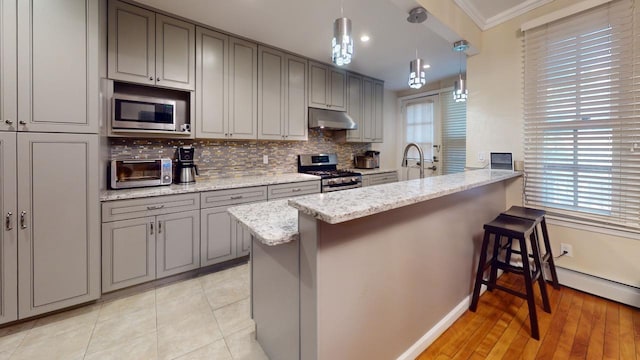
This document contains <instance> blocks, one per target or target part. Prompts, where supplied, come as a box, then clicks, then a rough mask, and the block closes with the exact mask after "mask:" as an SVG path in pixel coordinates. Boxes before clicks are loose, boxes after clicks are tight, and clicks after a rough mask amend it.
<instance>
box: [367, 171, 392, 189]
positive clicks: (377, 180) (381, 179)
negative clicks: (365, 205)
mask: <svg viewBox="0 0 640 360" xmlns="http://www.w3.org/2000/svg"><path fill="white" fill-rule="evenodd" d="M368 178H369V185H370V186H371V185H381V184H387V183H392V182H396V181H398V173H397V172H392V173H384V174H375V175H369V176H368Z"/></svg>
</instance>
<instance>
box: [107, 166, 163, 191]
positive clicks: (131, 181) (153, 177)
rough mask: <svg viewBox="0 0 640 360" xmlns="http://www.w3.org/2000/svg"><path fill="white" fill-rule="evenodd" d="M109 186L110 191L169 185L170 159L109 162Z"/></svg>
mask: <svg viewBox="0 0 640 360" xmlns="http://www.w3.org/2000/svg"><path fill="white" fill-rule="evenodd" d="M109 178H110V179H109V180H110V181H109V185H110V187H111V188H112V189H130V188H137V187H145V186H160V185H171V182H172V181H173V165H172V163H171V159H145V160H139V159H133V160H111V164H110V166H109Z"/></svg>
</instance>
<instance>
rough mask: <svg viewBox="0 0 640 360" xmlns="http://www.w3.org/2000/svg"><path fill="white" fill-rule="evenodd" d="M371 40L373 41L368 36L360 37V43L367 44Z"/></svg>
mask: <svg viewBox="0 0 640 360" xmlns="http://www.w3.org/2000/svg"><path fill="white" fill-rule="evenodd" d="M369 40H371V38H370V37H369V36H368V35H362V36H360V41H362V42H367V41H369Z"/></svg>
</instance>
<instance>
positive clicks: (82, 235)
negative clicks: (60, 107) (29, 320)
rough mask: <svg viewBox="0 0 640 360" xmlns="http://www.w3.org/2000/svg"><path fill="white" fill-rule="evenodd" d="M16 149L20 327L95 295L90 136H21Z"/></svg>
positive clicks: (93, 139) (94, 169)
mask: <svg viewBox="0 0 640 360" xmlns="http://www.w3.org/2000/svg"><path fill="white" fill-rule="evenodd" d="M17 142H18V144H17V150H18V151H17V153H18V165H17V174H18V177H17V179H18V184H19V186H18V207H17V211H18V213H17V214H16V215H17V216H18V219H17V221H18V223H17V224H16V226H17V228H18V240H19V241H18V244H19V245H18V280H19V281H18V284H19V286H18V299H19V317H20V318H21V319H22V318H26V317H30V316H34V315H38V314H42V313H45V312H49V311H53V310H57V309H61V308H64V307H67V306H71V305H76V304H80V303H83V302H87V301H91V300H95V299H97V298H98V297H99V295H100V230H99V220H100V208H99V206H100V202H99V200H98V195H99V191H98V162H97V161H96V159H98V135H80V134H44V133H25V134H18V141H17ZM61 159H64V161H62V160H61Z"/></svg>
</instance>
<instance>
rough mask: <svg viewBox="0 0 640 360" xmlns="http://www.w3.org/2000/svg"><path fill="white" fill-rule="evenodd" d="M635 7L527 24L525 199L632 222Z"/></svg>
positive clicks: (636, 163) (636, 134)
mask: <svg viewBox="0 0 640 360" xmlns="http://www.w3.org/2000/svg"><path fill="white" fill-rule="evenodd" d="M637 13H638V11H637V10H636V9H635V7H634V5H633V2H632V1H631V0H616V1H613V2H611V3H609V4H606V5H602V6H599V7H596V8H593V9H591V10H587V11H584V12H581V13H578V14H575V15H572V16H570V17H567V18H564V19H561V20H557V21H555V22H552V23H549V24H547V25H544V26H540V27H537V28H534V29H530V30H527V31H525V36H524V53H525V72H524V111H525V171H526V182H525V199H526V201H525V202H526V204H527V205H531V206H535V207H543V208H548V209H552V210H553V211H554V212H557V213H562V214H567V215H570V216H575V217H581V218H587V219H592V220H598V221H601V222H605V223H608V224H617V225H622V226H626V227H634V228H640V111H639V109H638V105H639V103H638V101H639V98H638V96H639V92H640V83H639V81H640V80H639V75H640V73H638V69H637V67H638V65H640V63H639V61H640V58H639V55H640V46H639V42H640V40H639V34H640V32H639V31H638V30H639V29H638V25H639V24H640V21H639V19H637Z"/></svg>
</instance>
